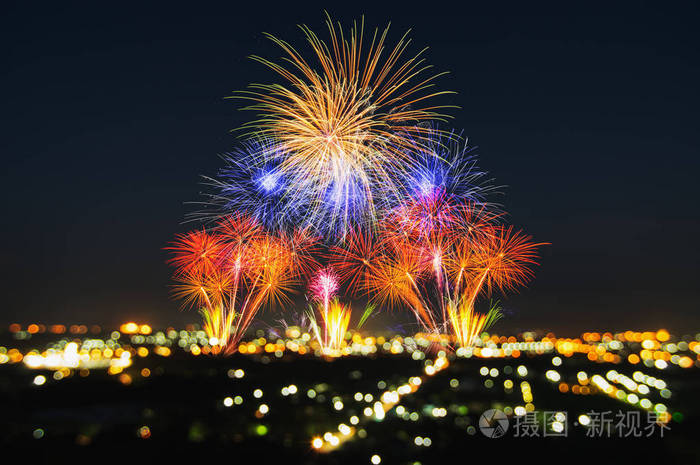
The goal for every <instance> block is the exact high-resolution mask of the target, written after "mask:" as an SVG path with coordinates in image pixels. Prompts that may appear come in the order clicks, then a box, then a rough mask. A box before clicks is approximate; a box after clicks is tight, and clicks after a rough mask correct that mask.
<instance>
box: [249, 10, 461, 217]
mask: <svg viewBox="0 0 700 465" xmlns="http://www.w3.org/2000/svg"><path fill="white" fill-rule="evenodd" d="M326 24H327V27H328V32H329V34H330V41H328V42H326V41H324V40H321V39H320V38H319V37H318V36H317V35H316V34H315V33H314V32H313V31H312V30H311V29H309V28H308V27H306V26H300V28H301V30H302V31H303V33H304V36H305V38H306V40H307V42H308V43H309V44H310V46H311V49H312V51H313V56H314V57H315V59H316V62H314V63H312V62H310V61H307V60H306V59H305V58H303V56H302V54H301V53H299V52H298V51H297V50H295V49H294V48H293V47H292V46H291V45H290V44H289V43H287V42H285V41H283V40H281V39H278V38H277V37H275V36H272V35H270V34H267V37H269V38H270V39H271V40H272V41H273V42H274V43H275V44H277V45H278V46H279V47H280V48H281V49H282V50H283V51H284V53H285V56H284V57H283V58H282V59H281V62H282V63H281V64H280V63H276V62H273V61H270V60H267V59H265V58H261V57H259V56H253V57H252V58H253V59H254V60H256V61H258V62H260V63H262V64H263V65H265V66H266V67H268V68H269V69H271V70H273V71H274V72H275V73H277V74H278V75H279V76H281V77H282V78H283V80H284V81H285V82H284V83H283V84H252V85H251V86H250V90H248V91H244V92H242V93H240V94H239V95H238V97H242V98H244V99H247V100H249V101H252V104H251V105H249V106H247V107H246V108H247V109H251V110H255V111H257V112H258V118H257V119H256V120H255V121H251V122H250V123H248V124H246V125H244V126H243V128H244V129H246V130H248V131H249V134H253V133H254V134H256V135H258V136H259V135H262V136H265V137H269V138H272V139H274V140H277V141H279V143H280V145H281V147H283V151H282V153H283V154H284V158H283V160H281V161H280V165H279V166H280V169H281V170H282V171H283V172H285V173H287V174H291V175H293V177H294V179H295V181H296V182H295V184H294V185H293V186H292V188H291V190H290V191H289V192H288V193H287V195H291V196H292V199H293V198H295V197H298V198H302V197H303V198H304V199H306V200H305V202H309V198H311V201H310V203H309V204H307V205H306V206H305V209H306V211H307V214H306V217H307V220H308V221H309V222H310V223H313V222H317V221H332V222H338V223H341V222H342V225H341V228H340V229H345V228H344V227H343V226H344V225H347V224H348V223H349V222H350V221H351V220H353V219H357V216H358V215H362V216H367V215H369V216H370V218H369V219H374V218H375V215H376V211H375V209H376V207H377V205H376V202H377V200H376V198H377V197H378V195H377V194H376V192H377V191H378V190H381V191H382V193H383V194H382V197H386V192H387V190H389V191H394V192H397V193H398V192H399V191H398V189H399V187H400V186H397V185H396V182H397V181H396V179H397V176H396V173H400V172H405V171H406V170H407V169H410V168H411V166H412V163H411V159H412V158H411V157H410V156H409V153H410V152H411V151H412V150H415V148H416V144H417V143H418V144H420V141H421V139H422V138H423V137H424V135H426V134H427V133H428V132H429V129H428V128H425V127H421V126H419V125H418V123H420V122H423V121H429V120H440V119H442V118H443V115H442V114H440V113H439V110H441V109H444V108H446V106H445V105H431V104H430V103H428V102H427V101H428V100H431V99H432V98H434V97H436V96H438V95H441V94H446V93H449V92H445V91H433V90H432V87H433V81H434V80H435V78H437V77H438V76H440V75H442V74H444V73H438V74H431V73H428V71H429V70H430V69H431V66H430V65H427V64H426V63H425V59H424V58H423V54H424V52H425V50H426V49H423V50H421V51H420V52H418V53H417V54H415V55H412V56H410V57H408V58H406V57H405V56H406V50H407V48H408V46H409V44H410V43H411V40H410V39H409V38H408V32H407V33H406V34H404V35H403V36H402V37H401V39H400V40H399V42H398V43H397V44H396V46H395V47H394V48H393V49H391V48H388V47H387V46H386V38H387V34H388V31H389V27H388V26H387V27H386V28H385V29H384V30H382V31H381V32H380V30H379V29H375V30H374V33H373V34H371V38H370V37H365V34H364V19H362V21H361V23H360V25H359V27H358V25H357V23H354V24H353V26H352V27H351V28H350V29H349V37H346V36H345V35H344V33H343V28H342V26H341V25H340V24H338V25H337V27H336V25H335V24H334V23H333V21H332V20H331V19H330V17H329V16H328V15H327V20H326ZM431 101H432V100H431ZM329 206H330V208H329ZM329 211H330V212H331V214H330V215H329V216H328V212H329ZM362 220H363V221H366V220H367V218H362Z"/></svg>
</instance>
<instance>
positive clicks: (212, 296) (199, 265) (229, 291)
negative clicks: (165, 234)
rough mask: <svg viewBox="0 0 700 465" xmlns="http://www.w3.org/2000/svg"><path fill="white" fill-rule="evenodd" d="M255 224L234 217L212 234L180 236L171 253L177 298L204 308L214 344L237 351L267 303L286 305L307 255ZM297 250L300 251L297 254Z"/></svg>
mask: <svg viewBox="0 0 700 465" xmlns="http://www.w3.org/2000/svg"><path fill="white" fill-rule="evenodd" d="M292 243H293V241H290V240H289V239H287V238H284V237H278V236H274V235H271V234H269V233H266V232H265V231H264V230H263V228H262V227H261V226H260V225H259V223H258V222H257V221H255V220H254V219H252V218H250V217H248V216H245V215H240V214H239V215H233V216H231V217H228V218H225V219H224V220H222V221H221V222H220V223H219V224H218V225H217V227H216V228H215V229H214V230H213V231H212V232H205V231H195V232H192V233H188V234H184V235H180V236H178V237H177V238H176V240H175V242H174V243H173V244H172V245H171V246H170V247H169V248H168V249H169V250H171V252H172V253H173V257H172V258H171V260H170V262H171V264H172V265H174V266H175V274H174V278H175V280H176V282H177V284H176V285H175V290H174V291H175V292H174V293H175V296H176V297H178V298H181V299H182V300H183V303H184V305H185V306H194V307H196V308H198V309H200V312H201V313H202V315H203V318H204V329H205V331H206V332H207V335H208V336H209V338H210V339H212V340H213V343H215V344H217V345H220V346H230V347H233V348H235V346H236V344H237V343H238V341H240V339H241V337H242V336H243V334H244V333H245V331H246V330H247V328H248V327H249V326H250V323H251V322H252V320H253V318H254V317H255V315H256V314H257V312H258V311H259V310H260V308H261V307H263V306H264V305H266V304H269V305H281V304H284V303H286V302H287V301H288V299H289V298H288V295H289V293H291V292H292V290H293V287H294V286H295V285H296V284H297V283H298V273H299V270H304V269H306V268H307V266H306V265H302V264H300V262H302V261H304V254H303V253H298V252H299V248H300V247H301V248H305V247H306V248H308V247H310V245H309V242H308V241H307V242H306V243H305V244H301V245H299V244H297V247H296V248H295V247H294V246H293V245H292ZM295 251H296V252H295Z"/></svg>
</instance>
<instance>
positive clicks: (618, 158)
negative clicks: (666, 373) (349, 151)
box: [0, 1, 700, 333]
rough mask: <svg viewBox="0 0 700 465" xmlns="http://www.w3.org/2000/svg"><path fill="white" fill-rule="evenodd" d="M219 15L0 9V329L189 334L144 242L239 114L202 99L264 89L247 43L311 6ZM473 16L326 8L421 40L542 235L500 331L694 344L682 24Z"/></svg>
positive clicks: (491, 164) (624, 10)
mask: <svg viewBox="0 0 700 465" xmlns="http://www.w3.org/2000/svg"><path fill="white" fill-rule="evenodd" d="M238 3H239V2H221V3H205V2H187V3H183V4H178V3H177V2H163V3H160V4H159V5H156V4H151V5H147V6H144V5H140V4H136V3H134V4H131V5H129V4H124V3H118V4H109V5H110V6H104V5H106V4H104V3H100V4H99V5H98V3H96V2H91V3H85V4H83V5H80V4H77V3H74V4H70V5H66V4H63V3H61V4H60V5H59V4H57V3H56V2H45V3H43V4H42V2H31V3H28V2H12V3H5V4H3V7H2V11H1V12H0V15H1V16H0V18H1V19H0V35H2V43H3V44H4V46H3V47H2V52H1V53H2V66H0V84H1V86H2V87H1V88H2V92H3V104H2V110H3V111H2V124H1V126H0V127H1V128H2V133H3V135H2V138H1V139H0V144H1V145H0V150H1V151H2V160H3V170H2V173H1V176H2V178H1V179H0V186H1V188H2V190H3V193H2V194H3V195H2V198H3V199H4V205H5V207H4V214H3V223H4V224H3V227H2V230H1V232H0V234H1V235H2V237H1V239H2V244H3V250H2V254H1V260H2V273H3V276H2V281H1V282H2V288H3V293H2V295H3V305H2V310H0V312H1V313H0V322H1V323H9V322H14V321H19V322H32V321H41V322H47V323H52V322H60V323H73V322H85V323H93V322H94V323H117V322H121V321H124V320H126V319H136V320H139V321H146V322H151V323H154V324H165V323H171V322H182V321H194V320H196V316H195V314H194V313H190V314H182V313H180V312H179V311H178V305H177V304H176V303H175V302H173V301H171V300H170V298H169V296H168V288H167V285H168V282H169V270H168V268H167V267H166V265H164V260H165V255H164V253H163V251H162V248H163V246H164V245H165V244H166V243H167V241H169V240H170V239H171V238H172V236H173V234H174V233H176V232H179V231H182V230H184V229H185V228H186V227H185V226H183V225H182V224H181V221H182V220H183V218H184V215H185V213H187V212H189V211H191V207H189V206H187V205H184V204H183V202H186V201H192V200H198V199H199V196H198V193H199V191H200V190H201V186H199V185H198V183H199V175H200V174H213V173H214V172H215V171H216V170H217V169H218V168H219V167H220V165H221V162H220V159H219V158H218V154H219V153H222V152H225V151H228V150H231V149H232V148H233V147H234V146H235V144H236V138H235V137H234V136H233V135H231V134H229V132H228V131H229V130H230V129H233V128H235V127H237V126H239V125H240V124H241V122H242V121H243V120H244V118H246V117H249V116H250V115H249V114H246V113H241V112H239V111H237V109H236V103H235V102H232V101H230V100H226V101H225V100H223V97H225V96H228V95H230V94H231V92H232V91H234V90H240V89H243V88H244V87H245V86H246V85H247V84H248V83H249V82H252V81H258V82H260V81H266V80H267V79H268V75H266V74H264V70H263V69H262V68H261V66H260V65H258V64H256V63H254V62H252V61H250V60H248V59H247V58H246V57H247V56H248V55H249V54H252V53H255V54H259V55H263V56H268V57H277V56H279V52H277V50H275V48H274V47H273V46H272V45H271V44H269V43H268V42H267V41H266V40H265V39H264V37H263V35H262V32H263V31H267V32H272V33H274V34H276V35H278V36H280V37H282V38H284V39H287V40H289V41H291V42H292V43H294V44H296V45H298V46H299V47H300V48H301V47H303V44H302V38H301V34H300V32H299V31H298V30H297V29H296V26H295V25H296V24H298V23H306V24H308V25H309V26H311V27H312V28H313V29H315V30H317V31H318V32H321V31H322V29H323V19H324V18H323V12H322V8H323V7H324V5H309V6H301V5H300V3H299V2H289V3H288V4H287V6H286V7H284V6H282V7H278V6H274V5H272V4H270V3H269V2H258V3H255V2H246V3H248V4H247V5H246V6H241V5H239V4H238ZM483 3H484V2H469V1H466V2H462V3H461V4H460V6H458V7H457V6H453V7H450V8H449V9H445V8H438V7H437V5H438V4H437V3H436V4H435V5H436V8H432V9H431V6H432V5H430V4H429V3H423V4H422V5H421V7H420V8H419V9H417V8H412V7H410V6H408V4H407V3H403V4H401V5H399V6H397V5H394V6H389V5H388V4H387V5H386V6H385V5H384V2H373V3H370V4H367V5H361V4H359V3H356V2H351V3H346V4H343V5H338V6H331V5H335V2H333V3H330V2H329V3H328V4H327V5H326V7H327V8H329V12H330V13H331V14H332V15H333V16H334V18H336V19H339V20H341V21H342V22H344V23H346V24H347V23H348V21H350V20H352V19H353V18H357V17H359V16H360V15H361V14H365V17H366V23H367V24H368V25H371V26H374V25H377V26H383V25H385V24H386V22H387V21H389V20H391V21H392V31H393V34H392V35H391V37H392V38H393V39H398V36H399V35H400V34H401V33H402V32H403V31H404V30H406V29H408V28H412V29H413V32H412V37H413V40H414V43H415V46H416V49H417V48H419V47H421V48H422V46H424V45H428V46H430V50H429V51H428V55H427V56H428V59H429V61H430V62H431V63H432V64H434V65H435V67H436V69H437V70H449V71H450V72H451V74H450V75H449V76H448V77H446V78H444V79H442V80H441V82H440V86H441V87H442V88H446V89H450V90H455V91H457V92H458V94H457V95H456V96H454V98H453V99H452V103H454V104H456V105H459V106H460V107H461V110H459V111H455V112H453V114H454V116H455V119H454V122H453V125H454V126H455V128H457V129H458V130H464V133H465V135H467V136H469V139H470V142H471V144H473V145H477V146H479V151H478V153H479V154H480V165H481V167H482V168H484V169H486V170H488V171H489V172H490V173H491V174H492V175H493V176H494V177H495V179H496V181H497V183H498V184H501V185H506V186H508V187H507V188H505V189H503V191H504V193H505V195H504V196H503V197H502V198H500V199H499V200H500V201H501V202H502V203H504V204H505V206H506V208H507V209H508V211H509V212H510V221H511V222H512V223H514V224H516V225H518V226H521V227H523V228H525V229H526V230H527V231H528V232H530V233H531V234H533V235H534V236H535V238H536V239H537V240H541V241H548V242H551V243H552V245H551V246H549V247H547V248H546V250H544V254H543V258H542V265H541V267H540V268H539V269H538V271H537V277H536V279H535V281H534V282H533V283H532V284H531V285H530V286H529V288H528V289H526V290H524V291H523V292H521V293H520V294H519V295H517V296H512V297H510V298H508V299H507V300H506V301H505V304H506V310H507V313H508V317H507V319H506V320H504V321H503V322H502V323H499V325H500V326H501V328H502V329H514V328H519V327H546V328H553V329H557V330H562V331H565V332H569V333H576V332H579V331H583V330H589V329H609V328H615V329H628V328H654V327H659V326H669V327H671V328H674V329H679V330H683V331H688V332H690V331H692V332H696V331H697V330H698V329H700V305H699V304H698V302H699V301H700V289H699V287H698V281H699V279H698V278H699V277H700V250H699V248H698V242H697V241H698V237H699V235H700V218H699V208H698V205H697V201H698V198H699V196H698V193H697V190H698V189H697V184H696V178H697V175H698V168H699V165H700V162H699V161H698V160H699V159H700V157H699V155H700V154H699V149H700V142H699V139H698V128H699V127H700V124H699V123H700V121H699V118H698V108H700V96H699V92H698V82H700V60H698V56H699V53H698V52H700V50H698V49H699V48H700V33H699V32H698V27H697V24H698V18H699V15H698V11H697V10H696V9H695V7H693V6H692V3H691V2H683V3H676V4H671V5H669V4H667V3H663V2H630V3H625V4H620V3H617V2H615V3H616V5H615V6H614V7H611V6H610V5H609V4H603V3H601V4H600V5H597V6H593V5H592V4H590V3H586V4H581V6H578V7H573V6H570V5H568V4H565V3H561V2H560V3H559V4H549V5H545V4H541V5H540V6H535V5H534V4H533V3H528V4H527V7H523V6H517V7H516V6H509V5H508V4H505V3H498V4H497V5H494V7H493V8H488V7H485V6H484V5H483ZM518 4H522V2H516V3H513V4H512V5H518ZM555 5H556V6H555ZM384 318H386V319H387V320H389V317H388V316H385V317H384Z"/></svg>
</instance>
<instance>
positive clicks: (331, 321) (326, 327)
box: [310, 299, 351, 355]
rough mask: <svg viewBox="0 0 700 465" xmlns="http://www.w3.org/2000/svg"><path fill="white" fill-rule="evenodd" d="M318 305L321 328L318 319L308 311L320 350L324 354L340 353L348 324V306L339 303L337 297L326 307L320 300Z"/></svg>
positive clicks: (349, 311) (349, 313)
mask: <svg viewBox="0 0 700 465" xmlns="http://www.w3.org/2000/svg"><path fill="white" fill-rule="evenodd" d="M318 306H319V313H321V322H322V324H323V328H322V329H321V328H319V324H318V319H317V318H316V317H315V316H314V315H313V313H310V320H311V323H312V327H313V330H314V334H315V336H316V340H317V341H318V343H319V345H320V346H321V352H322V353H324V354H325V355H340V350H341V349H342V347H343V343H344V341H345V333H346V332H347V330H348V326H349V325H350V315H351V310H350V306H349V305H344V304H342V303H340V302H339V301H338V299H333V300H332V301H331V302H330V304H329V305H328V307H327V308H326V307H324V306H323V304H322V303H320V302H319V304H318Z"/></svg>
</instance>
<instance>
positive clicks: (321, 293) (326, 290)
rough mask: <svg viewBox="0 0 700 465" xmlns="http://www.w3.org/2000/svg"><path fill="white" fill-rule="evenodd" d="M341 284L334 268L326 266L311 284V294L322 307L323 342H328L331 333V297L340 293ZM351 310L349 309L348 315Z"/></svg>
mask: <svg viewBox="0 0 700 465" xmlns="http://www.w3.org/2000/svg"><path fill="white" fill-rule="evenodd" d="M339 287H340V285H339V283H338V275H337V274H336V272H335V271H334V270H333V269H332V268H325V269H323V270H321V271H319V272H318V273H317V274H316V275H315V276H314V278H313V280H312V281H311V284H310V285H309V291H311V295H312V296H313V297H314V298H315V299H316V300H317V301H318V302H319V304H320V307H321V316H322V317H323V344H327V342H328V334H329V327H328V321H329V311H330V309H329V307H330V301H331V298H333V297H335V296H336V295H337V293H338V289H339ZM349 314H350V312H349V311H348V315H349Z"/></svg>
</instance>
